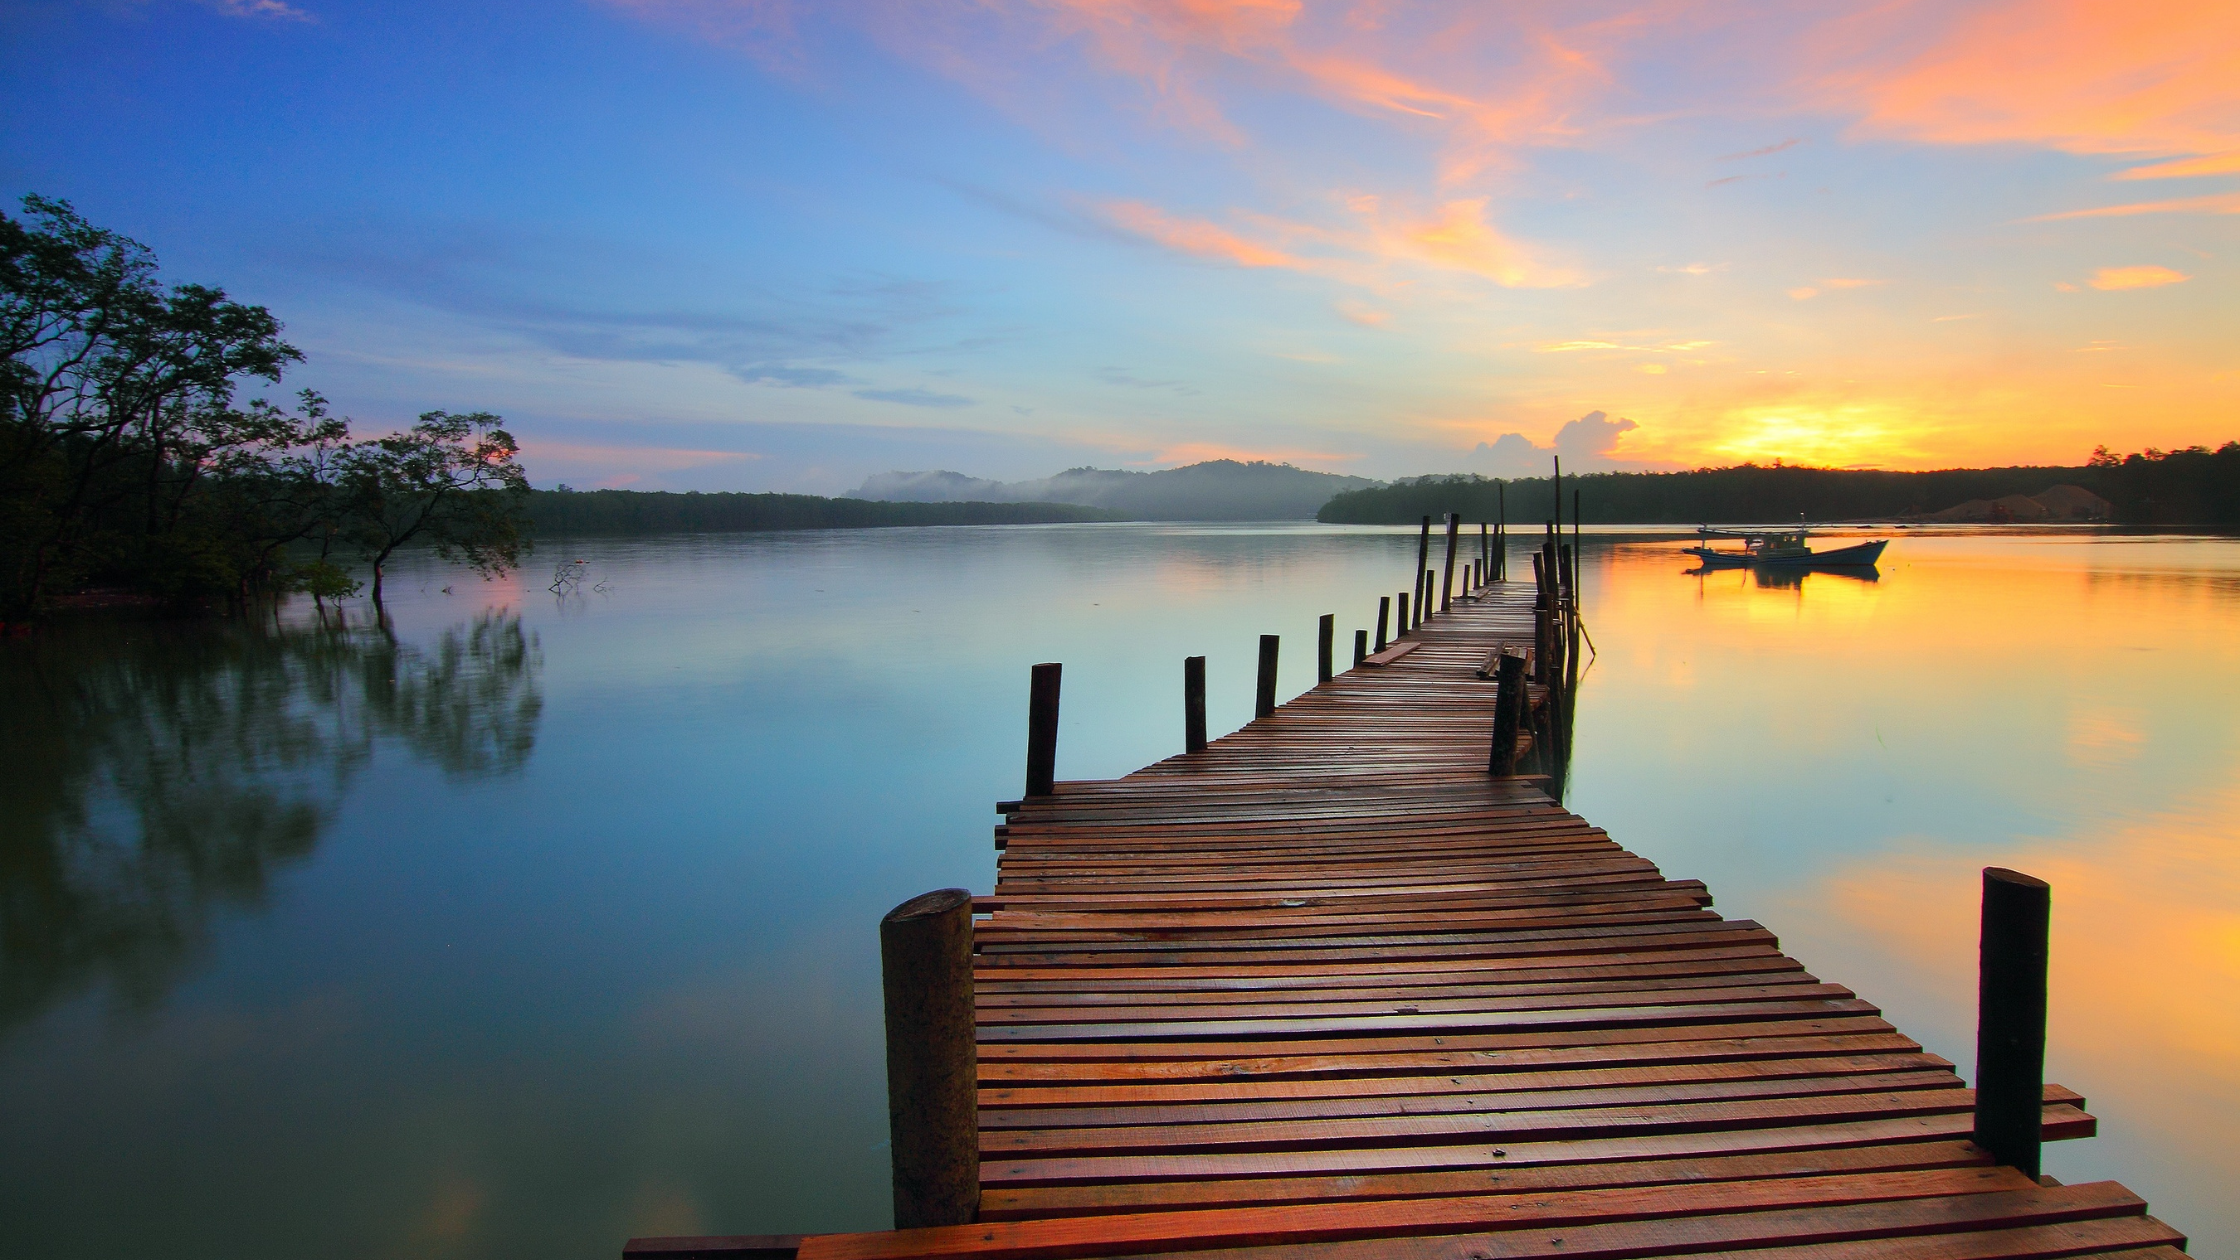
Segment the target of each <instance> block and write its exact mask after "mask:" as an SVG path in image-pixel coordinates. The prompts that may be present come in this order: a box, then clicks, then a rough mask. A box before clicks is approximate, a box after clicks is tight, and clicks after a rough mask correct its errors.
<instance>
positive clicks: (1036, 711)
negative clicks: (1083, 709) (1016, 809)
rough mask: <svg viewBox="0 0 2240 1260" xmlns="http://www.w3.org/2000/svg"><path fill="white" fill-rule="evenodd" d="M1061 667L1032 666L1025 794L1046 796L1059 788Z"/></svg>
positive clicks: (1028, 697)
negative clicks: (1059, 687)
mask: <svg viewBox="0 0 2240 1260" xmlns="http://www.w3.org/2000/svg"><path fill="white" fill-rule="evenodd" d="M1064 669H1065V666H1063V665H1056V664H1043V665H1037V666H1035V667H1034V680H1033V682H1032V683H1031V684H1029V686H1028V688H1027V795H1029V796H1048V795H1050V794H1051V793H1052V792H1054V791H1056V790H1057V787H1058V676H1059V674H1060V673H1062V672H1063V671H1064Z"/></svg>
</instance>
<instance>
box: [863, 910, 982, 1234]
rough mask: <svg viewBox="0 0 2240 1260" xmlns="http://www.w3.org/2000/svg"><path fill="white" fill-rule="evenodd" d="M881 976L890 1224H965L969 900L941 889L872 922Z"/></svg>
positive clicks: (972, 1067) (976, 1176) (974, 1094)
mask: <svg viewBox="0 0 2240 1260" xmlns="http://www.w3.org/2000/svg"><path fill="white" fill-rule="evenodd" d="M879 971H880V977H881V980H882V982H883V985H884V988H885V990H886V1011H887V1135H888V1137H889V1139H890V1142H889V1145H890V1147H891V1150H892V1154H893V1157H894V1224H895V1228H896V1229H915V1228H918V1227H919V1226H924V1225H969V1224H971V1223H972V1220H973V1218H974V1217H976V1216H978V1215H979V1213H980V1081H979V1076H980V1064H979V1053H978V1050H977V1049H976V1047H975V1042H974V1033H973V1012H972V894H971V893H969V892H967V891H965V890H964V889H962V888H944V889H942V890H941V891H939V892H930V893H927V894H925V895H924V896H922V897H913V898H911V899H910V900H908V901H905V902H903V903H902V904H901V905H899V906H896V907H895V908H894V909H892V910H890V911H888V912H887V917H886V918H884V919H881V920H879Z"/></svg>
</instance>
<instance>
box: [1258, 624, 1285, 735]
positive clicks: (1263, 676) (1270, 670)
mask: <svg viewBox="0 0 2240 1260" xmlns="http://www.w3.org/2000/svg"><path fill="white" fill-rule="evenodd" d="M1282 641H1283V639H1282V637H1281V636H1280V635H1273V634H1263V635H1261V636H1260V680H1259V685H1258V686H1257V687H1256V688H1255V689H1254V692H1253V699H1252V720H1253V721H1255V722H1257V721H1259V720H1260V719H1261V718H1264V717H1267V716H1268V715H1269V714H1271V713H1274V712H1275V711H1276V646H1277V645H1278V644H1280V643H1281V642H1282Z"/></svg>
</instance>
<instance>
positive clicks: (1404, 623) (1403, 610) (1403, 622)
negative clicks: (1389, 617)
mask: <svg viewBox="0 0 2240 1260" xmlns="http://www.w3.org/2000/svg"><path fill="white" fill-rule="evenodd" d="M1399 600H1400V633H1401V634H1406V633H1407V632H1408V631H1410V630H1413V629H1414V628H1415V627H1413V626H1411V625H1409V624H1408V593H1407V592H1406V591H1402V592H1400V595H1399Z"/></svg>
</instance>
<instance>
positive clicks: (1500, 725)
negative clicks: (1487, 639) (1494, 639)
mask: <svg viewBox="0 0 2240 1260" xmlns="http://www.w3.org/2000/svg"><path fill="white" fill-rule="evenodd" d="M1493 678H1494V690H1493V748H1492V750H1491V751H1490V752H1489V753H1488V754H1487V756H1486V773H1488V774H1492V775H1496V776H1498V777H1500V778H1504V779H1506V778H1508V777H1510V776H1511V775H1514V774H1515V773H1516V772H1517V727H1518V726H1519V725H1521V724H1522V718H1523V716H1524V707H1525V704H1526V701H1525V695H1524V658H1523V657H1521V656H1518V655H1516V654H1515V653H1513V652H1503V653H1502V654H1501V660H1500V662H1499V663H1498V664H1497V665H1496V666H1495V667H1494V675H1493Z"/></svg>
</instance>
